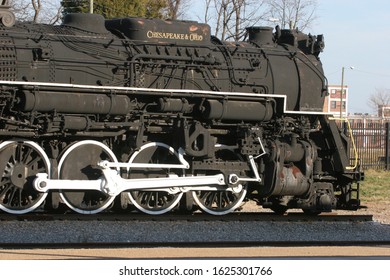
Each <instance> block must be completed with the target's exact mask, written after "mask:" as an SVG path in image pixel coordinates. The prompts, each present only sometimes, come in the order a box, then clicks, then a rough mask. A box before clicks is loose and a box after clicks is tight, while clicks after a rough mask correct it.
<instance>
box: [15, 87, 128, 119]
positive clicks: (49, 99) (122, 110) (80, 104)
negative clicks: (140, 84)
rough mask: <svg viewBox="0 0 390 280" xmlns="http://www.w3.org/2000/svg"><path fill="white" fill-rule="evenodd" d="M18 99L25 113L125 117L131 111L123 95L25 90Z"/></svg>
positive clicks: (126, 98)
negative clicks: (54, 112)
mask: <svg viewBox="0 0 390 280" xmlns="http://www.w3.org/2000/svg"><path fill="white" fill-rule="evenodd" d="M19 97H20V100H21V102H20V105H21V107H22V108H21V110H22V111H25V112H32V111H39V112H52V111H56V112H58V113H77V114H107V115H125V114H127V113H128V112H129V111H130V109H131V102H130V99H129V98H128V97H127V96H124V95H113V96H108V95H105V94H87V93H72V92H70V93H69V92H46V91H45V92H34V93H33V92H30V91H27V90H26V91H23V92H22V93H21V95H20V96H19Z"/></svg>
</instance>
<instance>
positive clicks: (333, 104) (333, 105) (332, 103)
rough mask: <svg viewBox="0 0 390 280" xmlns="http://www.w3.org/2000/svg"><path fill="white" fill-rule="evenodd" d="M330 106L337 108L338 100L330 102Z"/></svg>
mask: <svg viewBox="0 0 390 280" xmlns="http://www.w3.org/2000/svg"><path fill="white" fill-rule="evenodd" d="M330 108H332V109H336V101H331V102H330Z"/></svg>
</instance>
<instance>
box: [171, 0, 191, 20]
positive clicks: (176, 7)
mask: <svg viewBox="0 0 390 280" xmlns="http://www.w3.org/2000/svg"><path fill="white" fill-rule="evenodd" d="M166 1H167V17H168V18H170V19H179V18H182V17H183V16H184V15H185V10H187V8H189V5H190V0H166Z"/></svg>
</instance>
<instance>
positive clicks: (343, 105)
mask: <svg viewBox="0 0 390 280" xmlns="http://www.w3.org/2000/svg"><path fill="white" fill-rule="evenodd" d="M345 104H346V103H345V101H343V109H345Z"/></svg>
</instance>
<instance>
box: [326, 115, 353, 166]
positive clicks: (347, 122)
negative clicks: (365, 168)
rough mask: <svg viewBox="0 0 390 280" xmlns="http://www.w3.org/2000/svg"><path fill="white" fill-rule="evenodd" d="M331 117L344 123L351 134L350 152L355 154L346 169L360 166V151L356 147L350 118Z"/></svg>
mask: <svg viewBox="0 0 390 280" xmlns="http://www.w3.org/2000/svg"><path fill="white" fill-rule="evenodd" d="M329 119H331V120H336V121H339V122H343V123H344V128H345V130H346V132H347V133H348V134H349V135H348V136H349V138H350V139H351V149H350V154H352V155H353V156H352V157H351V158H350V160H351V165H350V166H347V167H346V169H347V170H355V169H356V168H357V167H358V165H359V153H358V150H357V147H356V143H355V139H354V135H353V131H352V128H351V123H350V122H349V120H348V119H347V118H329Z"/></svg>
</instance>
